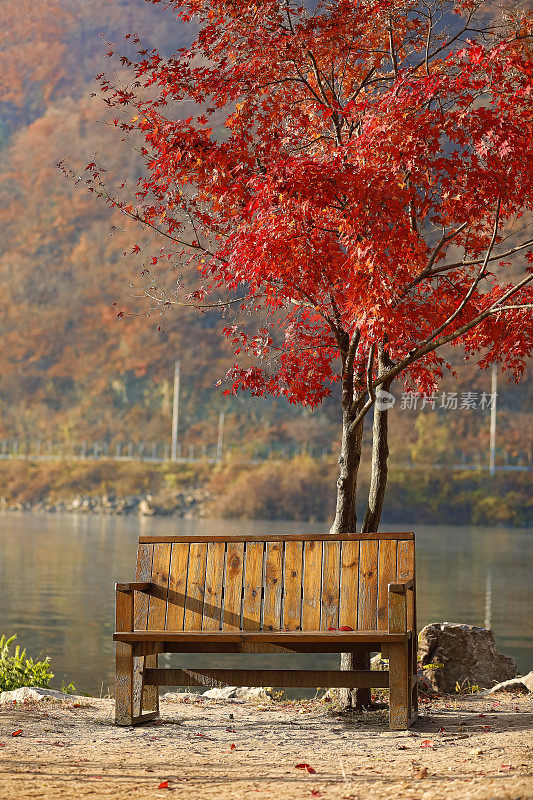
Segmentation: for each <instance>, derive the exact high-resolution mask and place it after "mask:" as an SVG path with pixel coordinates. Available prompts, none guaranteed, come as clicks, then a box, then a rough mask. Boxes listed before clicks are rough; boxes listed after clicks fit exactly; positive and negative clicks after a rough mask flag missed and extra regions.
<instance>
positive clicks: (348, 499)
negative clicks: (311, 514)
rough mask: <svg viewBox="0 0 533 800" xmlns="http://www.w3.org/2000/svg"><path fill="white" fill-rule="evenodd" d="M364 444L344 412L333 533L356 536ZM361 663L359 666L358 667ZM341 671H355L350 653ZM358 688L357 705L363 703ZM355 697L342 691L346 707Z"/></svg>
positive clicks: (343, 656)
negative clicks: (358, 477) (358, 481)
mask: <svg viewBox="0 0 533 800" xmlns="http://www.w3.org/2000/svg"><path fill="white" fill-rule="evenodd" d="M362 444H363V424H362V422H361V423H360V424H359V425H358V426H357V427H354V426H353V422H352V421H351V420H350V418H349V414H348V412H347V411H346V410H345V411H344V414H343V421H342V442H341V452H340V456H339V477H338V480H337V508H336V512H335V520H334V522H333V525H332V526H331V529H330V533H355V531H356V530H357V475H358V473H359V465H360V463H361V448H362ZM358 664H359V662H357V664H356V668H359V667H358ZM340 668H341V670H351V669H354V660H353V657H352V654H351V653H341V661H340ZM361 691H365V690H364V689H363V690H361V689H357V690H356V693H357V698H356V702H357V705H358V706H359V703H360V701H361V699H360V697H359V692H361ZM352 694H353V692H352V691H350V690H349V689H340V690H339V699H340V702H341V705H342V706H343V707H345V708H347V709H348V708H351V706H352Z"/></svg>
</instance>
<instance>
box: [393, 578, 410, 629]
mask: <svg viewBox="0 0 533 800" xmlns="http://www.w3.org/2000/svg"><path fill="white" fill-rule="evenodd" d="M409 582H412V580H411V581H404V582H402V583H389V587H388V598H389V633H406V632H407V589H408V586H407V585H406V584H408V583H409Z"/></svg>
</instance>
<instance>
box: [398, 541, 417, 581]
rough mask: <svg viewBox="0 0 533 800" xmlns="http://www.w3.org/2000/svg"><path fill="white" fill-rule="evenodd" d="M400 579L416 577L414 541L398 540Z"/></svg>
mask: <svg viewBox="0 0 533 800" xmlns="http://www.w3.org/2000/svg"><path fill="white" fill-rule="evenodd" d="M397 561H398V573H397V574H398V578H397V580H398V581H405V580H407V579H408V578H414V577H415V546H414V542H406V541H401V542H398V558H397Z"/></svg>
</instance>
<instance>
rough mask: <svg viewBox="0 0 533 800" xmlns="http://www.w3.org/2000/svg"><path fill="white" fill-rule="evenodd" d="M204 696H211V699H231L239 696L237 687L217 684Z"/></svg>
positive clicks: (203, 695)
mask: <svg viewBox="0 0 533 800" xmlns="http://www.w3.org/2000/svg"><path fill="white" fill-rule="evenodd" d="M202 697H209V698H210V699H211V700H231V699H232V698H233V697H237V687H236V686H223V687H218V686H215V687H214V688H213V689H208V690H207V692H204V693H203V694H202Z"/></svg>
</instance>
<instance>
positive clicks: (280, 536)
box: [139, 532, 414, 544]
mask: <svg viewBox="0 0 533 800" xmlns="http://www.w3.org/2000/svg"><path fill="white" fill-rule="evenodd" d="M374 539H398V540H400V539H401V540H403V539H406V540H408V539H414V533H412V532H400V533H335V534H328V533H266V534H262V535H258V534H250V535H241V534H239V536H234V535H232V534H227V535H225V536H219V535H217V536H206V535H203V536H198V535H196V536H194V535H192V536H139V542H142V543H143V544H155V543H157V542H167V543H168V542H170V543H171V542H323V541H328V542H347V541H352V540H357V541H360V542H365V541H373V540H374Z"/></svg>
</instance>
